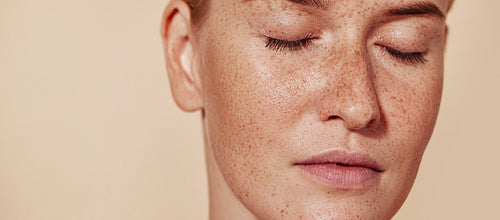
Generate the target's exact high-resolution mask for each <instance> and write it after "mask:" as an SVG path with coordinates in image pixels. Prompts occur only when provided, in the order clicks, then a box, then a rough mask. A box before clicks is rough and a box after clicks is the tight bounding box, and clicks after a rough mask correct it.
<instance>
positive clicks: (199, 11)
mask: <svg viewBox="0 0 500 220" xmlns="http://www.w3.org/2000/svg"><path fill="white" fill-rule="evenodd" d="M184 1H185V2H186V3H187V4H188V5H189V8H190V9H191V19H192V20H193V23H194V24H198V23H199V22H200V21H201V20H203V19H202V18H203V17H204V16H205V14H206V12H207V11H208V8H207V7H208V3H207V2H208V0H184Z"/></svg>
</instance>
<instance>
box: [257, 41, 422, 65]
mask: <svg viewBox="0 0 500 220" xmlns="http://www.w3.org/2000/svg"><path fill="white" fill-rule="evenodd" d="M314 39H316V38H312V37H306V38H303V39H300V40H296V41H287V40H280V39H276V38H271V37H268V38H267V43H266V48H270V49H272V50H275V51H280V52H281V51H284V50H288V51H296V50H300V49H303V48H306V47H308V46H309V45H310V44H311V43H312V40H314ZM376 45H378V46H381V47H383V48H384V49H385V50H386V51H387V52H388V53H389V54H390V55H391V56H393V57H395V58H396V59H399V60H401V61H403V62H406V63H410V64H423V63H426V62H427V59H425V58H424V55H423V54H422V52H415V53H404V52H401V51H399V50H396V49H394V48H390V47H386V46H383V45H380V44H376Z"/></svg>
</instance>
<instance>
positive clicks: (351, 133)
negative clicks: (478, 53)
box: [163, 0, 450, 219]
mask: <svg viewBox="0 0 500 220" xmlns="http://www.w3.org/2000/svg"><path fill="white" fill-rule="evenodd" d="M415 2H419V1H413V0H405V1H401V0H384V1H376V0H375V1H363V0H339V1H331V2H330V3H329V4H328V6H327V7H322V8H319V9H318V8H314V7H309V6H302V5H300V4H297V3H291V2H289V1H285V0H276V1H264V0H253V1H240V0H216V1H215V0H213V1H210V2H209V3H207V4H209V5H208V7H206V10H207V11H205V12H204V13H206V14H205V15H204V19H203V20H202V21H201V22H200V21H196V22H195V21H193V20H192V18H193V17H192V15H191V13H192V12H191V11H190V9H189V6H188V5H187V3H185V2H183V1H181V0H172V2H171V3H170V4H169V6H168V8H167V9H166V12H165V19H164V25H163V37H164V44H165V53H166V62H167V68H168V73H169V78H170V82H171V88H172V93H173V96H174V99H175V100H176V102H177V104H178V105H179V107H180V108H182V109H183V110H186V111H197V110H200V111H201V112H202V121H203V128H204V133H205V143H206V145H205V150H206V159H207V167H208V176H209V184H210V185H209V187H210V188H209V189H210V217H211V219H390V218H391V217H392V216H393V215H394V214H395V213H396V212H397V210H398V209H399V208H400V207H401V205H402V204H403V202H404V200H405V199H406V196H407V195H408V193H409V191H410V189H411V186H412V185H413V182H414V179H415V176H416V174H417V171H418V167H419V164H420V161H421V158H422V155H423V153H424V150H425V147H426V145H427V143H428V141H429V139H430V137H431V134H432V130H433V128H434V124H435V121H436V117H437V114H438V110H439V104H440V99H441V90H442V81H443V53H444V49H445V41H446V32H447V28H446V24H445V20H444V18H441V17H439V16H432V15H403V16H393V15H388V14H387V10H388V9H389V8H395V7H400V6H404V5H407V4H411V3H415ZM429 2H431V3H433V4H435V5H436V6H437V7H438V8H439V9H440V11H442V12H443V13H446V9H448V8H449V3H450V2H449V1H448V0H432V1H429ZM268 37H271V38H275V39H280V40H286V41H297V40H301V39H304V38H312V39H313V40H311V42H310V43H307V46H304V47H299V48H294V49H292V50H289V49H278V50H275V49H273V48H272V47H266V44H267V43H268ZM387 48H392V49H395V50H397V51H401V52H404V53H415V52H421V53H422V54H423V58H424V59H425V60H426V61H425V62H410V61H408V60H406V61H405V60H401V59H400V58H398V57H397V56H395V55H393V54H391V53H390V52H389V50H390V49H389V50H388V49H387ZM331 150H337V151H342V152H348V153H362V154H365V155H368V156H370V157H371V158H373V159H374V160H376V161H377V163H378V164H379V165H380V167H381V168H382V169H383V172H381V173H380V175H379V176H378V177H377V178H376V180H375V181H372V182H370V183H367V184H364V185H362V186H358V187H351V188H349V187H338V186H332V185H329V184H326V183H325V182H322V181H320V180H318V179H315V178H313V177H311V176H307V175H304V172H303V171H301V170H300V169H298V168H297V166H295V163H297V162H300V161H304V160H307V159H309V158H311V157H313V156H315V155H318V154H321V153H323V152H327V151H331Z"/></svg>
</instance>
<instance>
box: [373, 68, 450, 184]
mask: <svg viewBox="0 0 500 220" xmlns="http://www.w3.org/2000/svg"><path fill="white" fill-rule="evenodd" d="M436 76H437V75H436ZM441 85H442V79H441V77H437V78H436V77H428V78H426V80H421V81H417V83H414V84H412V86H408V87H406V88H405V89H401V88H400V89H398V92H394V93H393V94H392V95H391V96H388V97H390V98H388V99H383V100H382V101H383V102H384V103H385V105H384V106H385V117H386V119H385V120H386V121H387V127H388V131H389V133H388V135H387V138H389V139H390V142H391V143H392V147H391V148H392V151H393V152H394V153H393V154H394V155H393V157H394V158H395V160H396V161H395V164H398V166H397V167H398V169H399V171H398V172H399V173H400V174H401V175H404V173H411V172H410V171H415V172H416V168H417V167H418V164H419V162H420V159H421V157H422V155H423V152H424V150H425V148H426V145H427V143H428V141H429V139H430V137H431V134H432V131H433V128H434V124H435V121H436V118H437V113H438V110H439V103H440V98H441V87H442V86H441ZM398 161H399V162H398Z"/></svg>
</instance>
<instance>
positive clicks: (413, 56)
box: [375, 44, 428, 65]
mask: <svg viewBox="0 0 500 220" xmlns="http://www.w3.org/2000/svg"><path fill="white" fill-rule="evenodd" d="M375 45H377V46H380V47H382V48H383V49H384V50H385V51H386V52H387V53H389V54H390V55H391V56H393V57H394V58H396V59H398V60H400V61H402V62H405V63H408V64H414V65H416V64H425V63H427V62H428V60H427V59H425V57H424V52H402V51H400V50H397V49H394V48H393V47H389V46H385V45H382V44H375Z"/></svg>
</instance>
